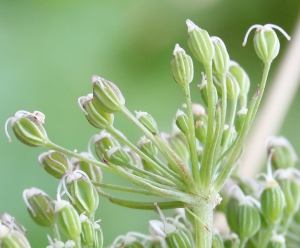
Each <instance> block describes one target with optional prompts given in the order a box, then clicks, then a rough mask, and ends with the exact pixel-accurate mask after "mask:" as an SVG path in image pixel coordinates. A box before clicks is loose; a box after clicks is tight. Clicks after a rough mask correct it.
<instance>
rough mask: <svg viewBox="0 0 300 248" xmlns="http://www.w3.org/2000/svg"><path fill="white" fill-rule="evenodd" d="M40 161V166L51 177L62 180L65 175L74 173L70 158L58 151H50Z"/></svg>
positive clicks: (42, 155)
mask: <svg viewBox="0 0 300 248" xmlns="http://www.w3.org/2000/svg"><path fill="white" fill-rule="evenodd" d="M38 161H39V163H40V165H41V166H42V167H43V168H44V169H45V171H47V172H48V173H49V174H50V175H51V176H53V177H55V178H58V179H61V178H62V177H63V176H64V175H65V173H70V172H72V169H73V168H72V164H71V163H70V162H69V160H68V158H67V157H66V156H65V155H64V154H62V153H61V152H57V151H48V152H44V153H42V154H41V155H40V156H39V158H38Z"/></svg>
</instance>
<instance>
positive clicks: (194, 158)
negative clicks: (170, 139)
mask: <svg viewBox="0 0 300 248" xmlns="http://www.w3.org/2000/svg"><path fill="white" fill-rule="evenodd" d="M183 90H184V96H185V102H186V109H187V116H188V127H189V135H188V136H187V139H188V143H189V148H190V156H191V164H192V173H193V178H194V180H195V183H196V184H197V185H199V184H200V174H199V165H198V155H197V147H196V136H195V126H194V116H193V111H192V102H191V93H190V86H189V84H186V85H185V87H183Z"/></svg>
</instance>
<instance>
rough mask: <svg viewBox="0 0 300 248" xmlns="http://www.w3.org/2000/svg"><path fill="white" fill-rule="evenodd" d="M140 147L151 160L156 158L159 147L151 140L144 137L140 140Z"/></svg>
mask: <svg viewBox="0 0 300 248" xmlns="http://www.w3.org/2000/svg"><path fill="white" fill-rule="evenodd" d="M138 147H139V148H140V150H141V151H142V152H143V153H145V154H146V155H147V156H148V157H150V158H153V157H156V155H157V153H158V149H157V147H156V146H155V145H154V144H153V142H152V141H151V140H149V139H147V138H146V137H145V136H143V137H142V138H141V139H140V140H139V142H138Z"/></svg>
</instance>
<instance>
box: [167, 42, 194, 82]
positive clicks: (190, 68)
mask: <svg viewBox="0 0 300 248" xmlns="http://www.w3.org/2000/svg"><path fill="white" fill-rule="evenodd" d="M171 70H172V73H173V78H174V80H175V81H176V82H177V83H178V84H179V85H181V86H182V87H185V86H186V85H187V84H189V83H190V82H192V80H193V78H194V65H193V61H192V58H191V57H190V56H189V55H187V54H186V53H185V51H184V50H183V49H182V48H181V47H180V46H179V45H178V44H176V46H175V49H174V51H173V58H172V60H171Z"/></svg>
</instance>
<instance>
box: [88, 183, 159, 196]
mask: <svg viewBox="0 0 300 248" xmlns="http://www.w3.org/2000/svg"><path fill="white" fill-rule="evenodd" d="M91 182H92V184H93V185H94V186H95V187H100V188H104V189H113V190H118V191H122V192H130V193H135V194H142V195H156V194H154V193H153V192H150V191H148V190H144V189H134V188H130V187H124V186H119V185H113V184H106V183H97V182H94V181H91Z"/></svg>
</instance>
